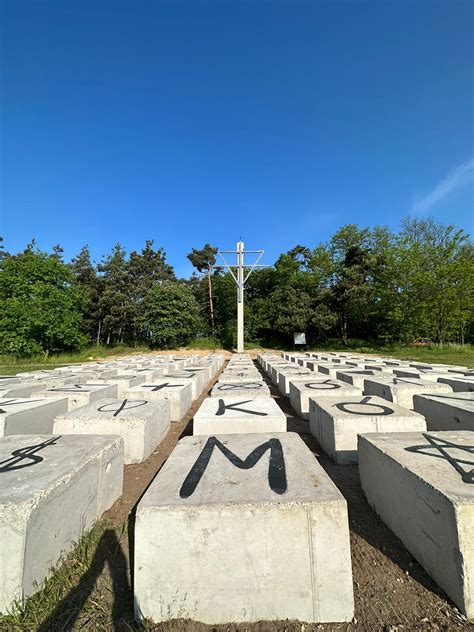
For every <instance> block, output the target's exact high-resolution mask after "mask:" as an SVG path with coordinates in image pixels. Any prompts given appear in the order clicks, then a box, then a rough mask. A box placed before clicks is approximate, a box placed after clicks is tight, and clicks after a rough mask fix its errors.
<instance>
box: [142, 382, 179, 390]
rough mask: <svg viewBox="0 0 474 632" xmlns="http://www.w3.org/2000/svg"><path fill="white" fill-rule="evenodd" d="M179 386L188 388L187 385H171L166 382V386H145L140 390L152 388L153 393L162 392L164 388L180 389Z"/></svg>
mask: <svg viewBox="0 0 474 632" xmlns="http://www.w3.org/2000/svg"><path fill="white" fill-rule="evenodd" d="M178 386H186V384H170V383H169V382H166V383H165V384H144V385H143V386H140V388H151V390H152V391H161V389H162V388H178Z"/></svg>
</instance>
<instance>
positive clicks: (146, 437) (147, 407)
mask: <svg viewBox="0 0 474 632" xmlns="http://www.w3.org/2000/svg"><path fill="white" fill-rule="evenodd" d="M169 429H170V403H169V401H168V400H167V399H161V400H156V401H152V402H150V401H146V400H139V399H137V400H127V399H113V398H109V399H101V400H99V401H97V402H94V403H93V404H90V405H89V406H84V407H83V408H79V409H77V410H75V411H72V412H69V413H65V414H62V415H58V416H57V417H56V420H55V422H54V430H53V431H54V434H60V435H65V434H74V435H79V434H101V435H119V436H120V437H122V439H123V444H124V459H125V463H126V464H129V463H142V461H145V459H147V458H148V457H149V456H150V454H151V453H152V452H153V450H154V449H155V448H156V446H157V445H159V444H160V443H161V442H162V441H163V439H164V438H165V436H166V434H167V432H168V430H169Z"/></svg>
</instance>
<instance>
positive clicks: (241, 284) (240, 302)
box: [214, 241, 271, 353]
mask: <svg viewBox="0 0 474 632" xmlns="http://www.w3.org/2000/svg"><path fill="white" fill-rule="evenodd" d="M217 254H218V255H219V256H220V258H221V259H222V261H223V262H224V265H223V266H214V267H215V268H226V269H227V270H228V271H229V272H230V273H231V275H232V278H233V279H234V281H235V283H236V285H237V353H242V352H243V351H244V289H245V283H246V282H247V279H248V278H249V276H250V275H251V274H252V272H253V271H254V270H255V268H271V266H265V265H259V264H258V262H259V261H260V259H261V258H262V255H263V254H264V251H263V250H245V251H244V242H243V241H239V242H237V250H219V251H218V252H217ZM249 254H254V255H255V254H256V255H257V259H256V260H255V263H253V264H251V265H245V264H244V255H249ZM224 255H237V265H230V264H228V263H227V261H226V260H225V258H224ZM232 268H237V271H236V274H235V273H234V271H233V270H232ZM246 268H250V269H249V270H248V272H247V274H245V270H246Z"/></svg>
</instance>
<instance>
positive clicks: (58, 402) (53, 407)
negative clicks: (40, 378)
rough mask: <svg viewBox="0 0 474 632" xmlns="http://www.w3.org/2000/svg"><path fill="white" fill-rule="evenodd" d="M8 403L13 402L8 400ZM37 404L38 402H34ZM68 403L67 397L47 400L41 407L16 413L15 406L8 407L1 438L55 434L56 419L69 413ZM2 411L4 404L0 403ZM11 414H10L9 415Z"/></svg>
mask: <svg viewBox="0 0 474 632" xmlns="http://www.w3.org/2000/svg"><path fill="white" fill-rule="evenodd" d="M6 401H7V402H8V401H10V402H11V400H6ZM34 403H36V402H34ZM67 407H68V401H67V398H66V397H63V398H58V399H55V400H49V399H48V398H45V399H44V400H43V402H42V404H41V405H38V406H31V407H30V408H27V409H24V410H21V411H19V412H15V405H14V404H13V405H11V406H10V405H6V406H5V408H4V409H3V410H5V412H6V414H5V416H4V417H3V415H0V419H2V417H3V418H4V420H5V421H4V427H3V433H2V432H1V429H0V437H1V436H7V435H13V434H51V433H52V432H53V423H54V418H55V417H56V416H57V415H61V414H62V413H65V412H66V411H67ZM0 409H2V403H1V402H0ZM9 413H10V414H9Z"/></svg>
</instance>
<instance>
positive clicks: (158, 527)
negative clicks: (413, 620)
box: [134, 433, 353, 625]
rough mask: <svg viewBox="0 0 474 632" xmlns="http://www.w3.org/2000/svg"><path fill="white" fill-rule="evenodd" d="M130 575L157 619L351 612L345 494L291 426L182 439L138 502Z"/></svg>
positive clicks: (347, 616) (138, 599)
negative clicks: (288, 429) (281, 430)
mask: <svg viewBox="0 0 474 632" xmlns="http://www.w3.org/2000/svg"><path fill="white" fill-rule="evenodd" d="M289 534H290V535H291V537H289ZM134 578H135V583H134V585H135V604H136V606H135V612H136V617H137V619H145V618H149V619H150V620H151V621H153V622H155V623H159V622H161V621H165V620H168V619H173V618H178V617H182V618H189V619H192V620H194V621H201V622H204V623H207V624H212V625H218V624H223V623H227V622H230V621H231V622H234V623H245V622H253V621H261V620H265V621H279V620H280V621H281V620H286V619H298V620H300V621H308V622H327V621H331V622H334V621H350V620H351V619H352V617H353V590H352V571H351V559H350V550H349V529H348V520H347V506H346V501H345V500H344V498H343V496H342V494H341V493H340V492H339V490H338V489H337V488H336V486H335V485H334V483H333V482H332V481H331V480H330V478H329V477H328V475H327V474H326V472H325V471H324V470H323V468H322V467H321V466H320V465H319V463H318V462H317V460H316V459H315V458H314V456H313V454H312V453H311V452H310V451H309V449H308V448H307V446H306V445H305V444H304V442H303V440H302V439H301V438H300V437H299V436H298V435H297V434H296V433H281V434H277V435H274V434H261V435H258V434H239V435H223V436H219V437H208V436H199V437H185V438H184V439H182V440H181V441H180V442H179V443H178V445H177V447H176V448H175V450H174V452H173V453H172V454H171V456H170V457H169V459H168V460H167V462H166V463H165V465H164V466H163V468H162V469H161V470H160V472H159V473H158V475H157V476H156V477H155V479H154V481H153V482H152V483H151V485H150V487H149V488H148V490H147V491H146V493H145V495H144V496H143V497H142V499H141V501H140V503H139V505H138V508H137V519H136V524H135V575H134Z"/></svg>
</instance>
